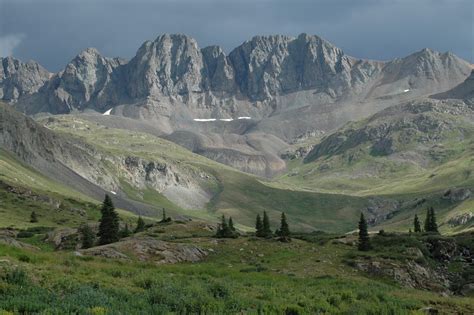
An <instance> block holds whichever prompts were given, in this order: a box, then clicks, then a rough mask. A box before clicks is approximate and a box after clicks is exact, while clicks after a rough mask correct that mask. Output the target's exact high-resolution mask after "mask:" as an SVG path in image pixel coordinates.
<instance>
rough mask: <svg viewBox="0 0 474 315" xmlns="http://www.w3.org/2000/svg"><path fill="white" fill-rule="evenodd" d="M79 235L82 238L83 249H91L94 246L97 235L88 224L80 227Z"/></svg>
mask: <svg viewBox="0 0 474 315" xmlns="http://www.w3.org/2000/svg"><path fill="white" fill-rule="evenodd" d="M79 234H80V236H81V245H82V246H81V247H82V248H90V247H92V246H94V242H95V235H94V232H93V231H92V229H91V227H90V226H89V225H87V224H83V225H81V226H80V227H79Z"/></svg>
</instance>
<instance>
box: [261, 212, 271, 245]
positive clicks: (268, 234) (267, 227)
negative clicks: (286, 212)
mask: <svg viewBox="0 0 474 315" xmlns="http://www.w3.org/2000/svg"><path fill="white" fill-rule="evenodd" d="M262 236H263V237H267V238H268V237H272V230H271V229H270V219H269V218H268V215H267V212H266V211H263V230H262Z"/></svg>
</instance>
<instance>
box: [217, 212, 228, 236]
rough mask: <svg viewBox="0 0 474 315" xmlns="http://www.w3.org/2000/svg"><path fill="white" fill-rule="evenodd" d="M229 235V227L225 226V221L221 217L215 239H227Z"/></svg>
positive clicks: (223, 217)
mask: <svg viewBox="0 0 474 315" xmlns="http://www.w3.org/2000/svg"><path fill="white" fill-rule="evenodd" d="M228 234H229V226H228V225H227V221H226V219H225V216H224V215H222V218H221V223H220V224H219V226H218V227H217V232H216V237H221V238H222V237H227V236H228Z"/></svg>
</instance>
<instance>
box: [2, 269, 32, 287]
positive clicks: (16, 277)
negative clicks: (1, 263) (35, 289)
mask: <svg viewBox="0 0 474 315" xmlns="http://www.w3.org/2000/svg"><path fill="white" fill-rule="evenodd" d="M3 280H4V281H5V282H6V283H8V284H15V285H24V284H26V283H27V282H28V275H27V274H26V271H24V270H23V269H20V268H15V269H13V270H10V271H8V272H7V273H6V274H5V275H4V276H3Z"/></svg>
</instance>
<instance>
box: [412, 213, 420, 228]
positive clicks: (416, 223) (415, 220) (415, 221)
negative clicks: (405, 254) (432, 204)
mask: <svg viewBox="0 0 474 315" xmlns="http://www.w3.org/2000/svg"><path fill="white" fill-rule="evenodd" d="M413 226H414V231H415V233H420V232H421V224H420V220H419V219H418V216H417V215H416V214H415V219H414V220H413Z"/></svg>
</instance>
